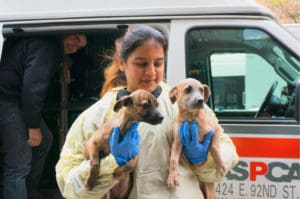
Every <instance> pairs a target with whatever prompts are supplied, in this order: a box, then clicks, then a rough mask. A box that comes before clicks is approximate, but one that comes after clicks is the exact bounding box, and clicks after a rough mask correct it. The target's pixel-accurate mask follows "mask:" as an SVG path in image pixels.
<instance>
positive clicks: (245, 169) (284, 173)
mask: <svg viewBox="0 0 300 199" xmlns="http://www.w3.org/2000/svg"><path fill="white" fill-rule="evenodd" d="M258 176H264V177H265V178H267V179H268V180H270V181H273V182H291V181H292V180H300V164H299V163H291V164H285V163H283V162H271V163H265V162H249V165H248V163H247V162H245V161H239V163H238V164H237V165H236V166H235V167H234V168H233V169H232V170H230V171H229V172H228V174H227V175H226V178H227V179H228V180H237V181H245V180H248V179H249V180H250V181H256V178H257V177H258Z"/></svg>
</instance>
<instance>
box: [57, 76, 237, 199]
mask: <svg viewBox="0 0 300 199" xmlns="http://www.w3.org/2000/svg"><path fill="white" fill-rule="evenodd" d="M160 86H161V87H162V93H161V94H160V96H159V97H158V101H159V111H160V112H161V114H162V115H163V116H164V120H163V122H162V124H159V125H150V124H146V123H140V125H139V128H138V130H139V132H140V136H141V147H140V151H139V155H138V161H137V165H136V168H135V170H134V182H133V188H132V190H131V193H130V196H129V198H131V199H137V198H138V199H146V198H149V199H150V198H151V199H156V198H163V199H166V198H189V199H193V198H195V199H196V198H203V195H202V192H201V191H200V189H199V180H202V181H208V182H216V181H218V180H220V179H222V177H221V176H220V175H219V174H218V173H217V172H216V170H215V168H214V163H213V160H212V157H211V156H210V154H209V156H208V160H207V161H206V163H205V164H204V165H203V166H201V167H191V166H190V165H189V164H188V162H187V160H186V159H185V157H184V156H182V158H181V160H180V164H179V172H180V185H179V186H178V187H177V188H175V189H169V188H168V187H167V183H166V182H167V177H168V170H169V160H170V153H171V145H172V139H173V138H172V137H173V133H172V128H173V124H174V121H175V116H176V112H177V107H176V106H174V105H173V104H172V103H171V101H170V99H169V94H168V93H169V90H170V88H169V86H167V85H166V84H165V83H163V82H162V83H160ZM120 89H122V88H120V87H119V88H115V89H113V90H112V91H110V92H108V93H107V94H106V95H105V96H103V98H102V99H101V100H99V101H98V102H96V103H95V104H94V105H92V106H91V107H90V108H88V109H87V110H85V111H84V112H83V113H82V114H81V115H80V116H79V117H78V118H77V119H76V120H75V122H74V123H73V125H72V127H71V128H70V130H69V132H68V134H67V137H66V142H65V144H64V146H63V148H62V151H61V154H60V159H59V161H58V163H57V165H56V168H55V169H56V179H57V183H58V186H59V189H60V191H61V193H62V195H63V196H64V197H65V198H67V199H75V198H89V199H92V198H97V199H99V198H101V197H102V196H103V195H104V194H105V192H107V191H108V190H109V189H110V188H111V187H112V186H113V185H115V184H116V183H117V181H115V180H114V179H113V178H112V172H113V170H114V169H115V168H116V167H117V166H118V165H117V163H116V162H115V160H114V157H113V156H112V155H111V154H110V155H109V156H107V157H106V158H103V159H102V160H101V165H100V176H99V177H98V183H97V186H96V187H95V188H94V189H93V190H92V191H86V190H85V187H84V181H85V178H86V177H87V174H88V171H89V161H88V160H85V159H84V157H83V146H84V143H85V142H86V141H87V139H88V138H89V137H90V136H91V134H92V133H94V132H95V131H96V130H97V129H98V128H99V127H100V126H101V125H102V124H103V123H104V122H105V121H107V120H108V119H109V118H111V117H112V116H113V114H115V113H114V112H113V105H114V103H115V101H116V94H117V92H118V91H119V90H120ZM206 109H207V111H209V113H211V114H213V112H212V111H211V110H210V109H209V108H208V107H206ZM221 153H222V154H221V157H222V158H223V161H224V162H225V165H226V167H227V171H228V170H229V169H231V168H232V167H234V166H235V165H236V163H237V162H238V155H237V153H236V150H235V147H234V145H233V143H232V142H231V140H230V138H229V137H228V136H227V135H225V134H223V136H222V142H221Z"/></svg>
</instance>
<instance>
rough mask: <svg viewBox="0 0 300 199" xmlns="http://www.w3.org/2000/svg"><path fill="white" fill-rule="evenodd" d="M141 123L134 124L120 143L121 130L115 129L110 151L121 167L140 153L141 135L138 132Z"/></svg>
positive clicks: (111, 138) (110, 140)
mask: <svg viewBox="0 0 300 199" xmlns="http://www.w3.org/2000/svg"><path fill="white" fill-rule="evenodd" d="M138 125H139V123H138V122H135V123H133V124H132V125H131V126H130V127H129V128H128V130H127V132H126V133H125V135H124V137H123V139H122V140H121V141H120V130H119V128H117V127H115V128H114V129H113V133H112V135H111V136H110V139H109V142H110V151H111V154H112V155H113V156H114V157H115V160H116V162H117V163H118V165H119V166H122V165H124V164H126V163H127V162H128V161H129V160H131V159H132V158H134V157H135V156H136V155H137V154H138V153H139V146H140V135H139V132H138V130H137V128H138Z"/></svg>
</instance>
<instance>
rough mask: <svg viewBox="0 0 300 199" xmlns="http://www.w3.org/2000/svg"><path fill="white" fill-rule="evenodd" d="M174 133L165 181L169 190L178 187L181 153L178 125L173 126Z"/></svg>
mask: <svg viewBox="0 0 300 199" xmlns="http://www.w3.org/2000/svg"><path fill="white" fill-rule="evenodd" d="M173 132H174V140H173V143H172V148H171V158H170V168H169V169H170V170H169V176H168V180H167V185H168V187H169V188H172V189H173V188H175V187H176V186H178V185H179V169H178V164H179V158H180V155H181V151H182V144H181V142H180V139H179V134H178V125H175V128H174V130H173Z"/></svg>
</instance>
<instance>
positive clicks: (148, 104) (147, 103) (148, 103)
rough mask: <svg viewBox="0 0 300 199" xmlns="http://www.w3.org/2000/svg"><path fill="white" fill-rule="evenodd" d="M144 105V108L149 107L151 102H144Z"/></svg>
mask: <svg viewBox="0 0 300 199" xmlns="http://www.w3.org/2000/svg"><path fill="white" fill-rule="evenodd" d="M142 107H143V108H149V107H151V103H150V102H145V103H143V104H142Z"/></svg>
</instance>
